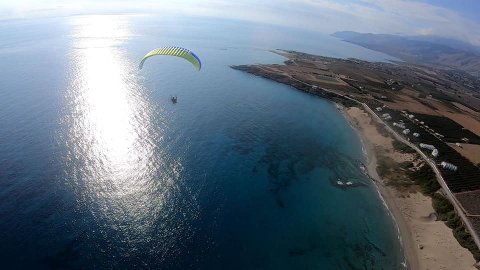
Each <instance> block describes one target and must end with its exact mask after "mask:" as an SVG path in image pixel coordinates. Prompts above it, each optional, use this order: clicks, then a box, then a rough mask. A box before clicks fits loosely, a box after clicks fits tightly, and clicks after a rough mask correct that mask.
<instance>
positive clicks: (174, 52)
mask: <svg viewBox="0 0 480 270" xmlns="http://www.w3.org/2000/svg"><path fill="white" fill-rule="evenodd" d="M156 55H171V56H177V57H181V58H183V59H185V60H187V61H189V62H190V63H192V64H193V66H195V68H196V69H197V70H200V69H201V68H202V62H201V61H200V58H198V56H196V55H195V54H194V53H193V52H192V51H190V50H187V49H185V48H180V47H162V48H158V49H154V50H151V51H150V52H149V53H147V54H146V55H145V56H144V57H143V58H142V61H141V62H140V66H139V68H140V69H142V68H143V63H145V60H147V59H148V58H150V57H152V56H156Z"/></svg>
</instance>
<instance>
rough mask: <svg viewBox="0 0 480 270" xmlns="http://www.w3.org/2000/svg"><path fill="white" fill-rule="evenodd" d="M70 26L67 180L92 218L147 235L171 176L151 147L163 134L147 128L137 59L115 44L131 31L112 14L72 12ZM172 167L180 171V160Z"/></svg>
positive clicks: (128, 234) (149, 114) (133, 235)
mask: <svg viewBox="0 0 480 270" xmlns="http://www.w3.org/2000/svg"><path fill="white" fill-rule="evenodd" d="M71 24H72V29H73V33H72V35H71V36H72V42H73V44H72V47H73V52H72V56H71V58H72V62H73V65H74V67H73V69H72V75H71V77H72V83H71V86H70V88H69V89H68V90H67V93H66V100H67V103H68V109H67V110H68V112H67V113H66V115H67V116H66V117H65V125H66V126H67V127H68V132H67V134H68V137H69V138H66V139H65V141H66V144H67V148H68V149H69V154H68V156H67V158H66V160H67V161H66V162H67V163H68V164H69V167H71V168H72V169H71V172H70V175H69V176H68V178H69V179H71V182H72V183H70V185H72V186H73V188H74V190H75V192H76V194H77V196H78V198H79V199H78V200H79V201H80V203H81V204H84V205H86V206H85V207H87V208H89V209H90V210H91V212H92V213H93V214H94V215H95V216H96V217H97V218H99V219H100V221H99V223H102V224H103V223H107V226H115V227H118V228H119V229H118V231H119V232H120V233H122V234H125V235H126V238H127V240H128V238H129V237H130V238H132V239H130V240H132V241H137V240H138V239H139V238H144V237H148V236H147V235H148V234H149V233H152V232H151V230H152V228H151V226H152V224H151V222H152V220H154V219H153V218H152V216H156V215H161V212H162V207H163V205H164V203H165V201H166V200H167V198H168V196H169V194H170V192H171V190H172V187H173V186H174V179H173V178H174V176H172V175H170V174H168V171H169V169H168V168H167V167H168V166H169V165H166V162H165V161H164V160H163V159H162V154H161V153H162V151H161V150H158V149H155V145H158V143H159V142H160V143H161V142H162V139H163V138H162V135H161V134H159V132H158V128H157V129H154V128H153V127H152V124H151V122H152V120H151V118H152V117H153V116H152V111H153V109H152V105H151V103H149V102H148V100H147V99H146V98H145V94H144V93H145V91H144V89H143V88H142V86H141V85H140V84H139V83H138V76H137V75H135V74H137V73H136V68H137V63H135V62H132V61H131V60H130V59H128V58H127V56H126V53H125V51H123V50H122V49H121V46H120V45H121V44H122V43H124V42H125V40H128V39H129V38H130V37H131V36H132V34H131V33H130V31H129V28H128V21H126V20H125V18H123V17H117V16H104V15H102V16H82V17H75V18H73V19H72V22H71ZM155 151H157V152H155ZM158 152H160V154H159V153H158ZM175 166H176V168H177V171H178V170H181V164H180V163H179V162H177V163H176V165H175ZM179 168H180V169H179ZM162 170H164V171H165V173H164V174H162V175H161V176H163V177H160V180H158V179H159V177H158V171H162ZM136 239H137V240H136Z"/></svg>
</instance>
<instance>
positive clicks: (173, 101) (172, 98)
mask: <svg viewBox="0 0 480 270" xmlns="http://www.w3.org/2000/svg"><path fill="white" fill-rule="evenodd" d="M170 99H171V100H172V103H173V104H175V103H177V96H172V97H171V98H170Z"/></svg>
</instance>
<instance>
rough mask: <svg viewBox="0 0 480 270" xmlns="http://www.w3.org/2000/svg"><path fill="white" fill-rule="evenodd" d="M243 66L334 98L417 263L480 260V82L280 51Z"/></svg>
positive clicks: (468, 265)
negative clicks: (268, 60) (267, 61)
mask: <svg viewBox="0 0 480 270" xmlns="http://www.w3.org/2000/svg"><path fill="white" fill-rule="evenodd" d="M274 53H277V54H280V55H282V56H284V57H286V58H287V60H286V61H285V62H284V64H283V65H278V64H271V65H262V64H259V65H240V66H232V68H233V69H236V70H240V71H244V72H247V73H250V74H253V75H256V76H260V77H263V78H266V79H269V80H274V81H277V82H279V83H283V84H287V85H290V86H292V87H294V88H296V89H298V90H301V91H304V92H307V93H309V94H312V95H316V96H319V97H322V98H326V99H330V100H332V101H333V102H335V103H337V104H338V108H339V110H340V111H342V112H343V113H344V115H345V116H346V117H347V120H348V121H349V122H350V124H351V125H352V127H354V128H355V129H356V130H357V131H358V133H359V135H360V137H361V139H362V142H363V143H364V146H365V148H366V149H367V152H368V164H367V166H366V167H367V171H368V173H369V176H370V178H371V179H372V180H373V181H374V182H375V184H376V186H377V188H378V190H379V191H380V193H381V195H382V197H383V198H384V200H385V201H386V202H387V206H388V208H389V210H390V211H391V213H392V214H393V216H394V219H395V221H396V223H397V225H398V227H399V231H400V234H401V237H402V242H403V245H404V249H405V256H406V258H407V263H408V264H409V268H410V269H474V268H475V265H477V263H476V262H478V261H479V260H480V251H479V248H478V246H479V245H480V240H479V236H480V208H479V207H478V205H480V168H479V167H480V156H479V155H478V153H479V152H480V91H479V90H478V89H480V80H479V79H478V78H477V77H475V76H473V75H471V74H468V73H465V72H462V71H458V70H455V69H451V68H446V67H435V66H432V65H420V64H412V63H403V62H399V63H386V62H366V61H362V60H359V59H338V58H331V57H324V56H317V55H311V54H306V53H301V52H296V51H284V50H275V51H274Z"/></svg>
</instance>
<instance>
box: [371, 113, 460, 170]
mask: <svg viewBox="0 0 480 270" xmlns="http://www.w3.org/2000/svg"><path fill="white" fill-rule="evenodd" d="M385 107H386V106H385V105H383V107H377V108H375V110H376V111H377V112H379V113H380V112H382V111H383V110H384V108H385ZM402 115H404V116H405V117H406V118H408V119H410V120H411V121H412V122H414V123H416V124H418V125H420V126H422V127H423V128H424V129H425V130H426V131H428V132H430V133H431V134H432V135H434V136H435V137H437V138H438V139H440V140H441V139H442V138H444V136H443V135H442V134H439V133H438V132H435V131H434V130H433V129H431V128H430V127H429V126H427V125H425V123H424V122H423V121H420V120H419V119H417V118H415V115H413V114H408V113H407V112H406V111H402ZM381 118H382V119H383V120H386V121H388V120H391V119H392V116H391V115H390V114H389V113H383V114H381ZM392 125H393V127H396V128H398V129H401V130H402V133H403V134H404V135H408V134H410V133H411V131H410V129H408V128H407V127H406V126H405V123H404V122H403V120H399V121H396V122H393V123H392ZM412 136H413V137H415V138H419V137H420V133H418V132H413V133H412ZM407 139H408V138H407ZM456 145H457V146H459V147H461V145H460V144H459V143H457V144H456ZM419 146H420V148H422V149H425V150H428V151H430V155H431V156H432V157H433V158H438V156H439V155H440V152H439V151H438V149H437V148H436V147H435V146H434V145H431V144H425V143H420V144H419ZM440 166H441V167H442V168H443V169H446V170H449V171H452V172H456V171H457V170H458V167H457V166H456V165H454V164H452V163H448V162H446V161H442V162H441V163H440Z"/></svg>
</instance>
